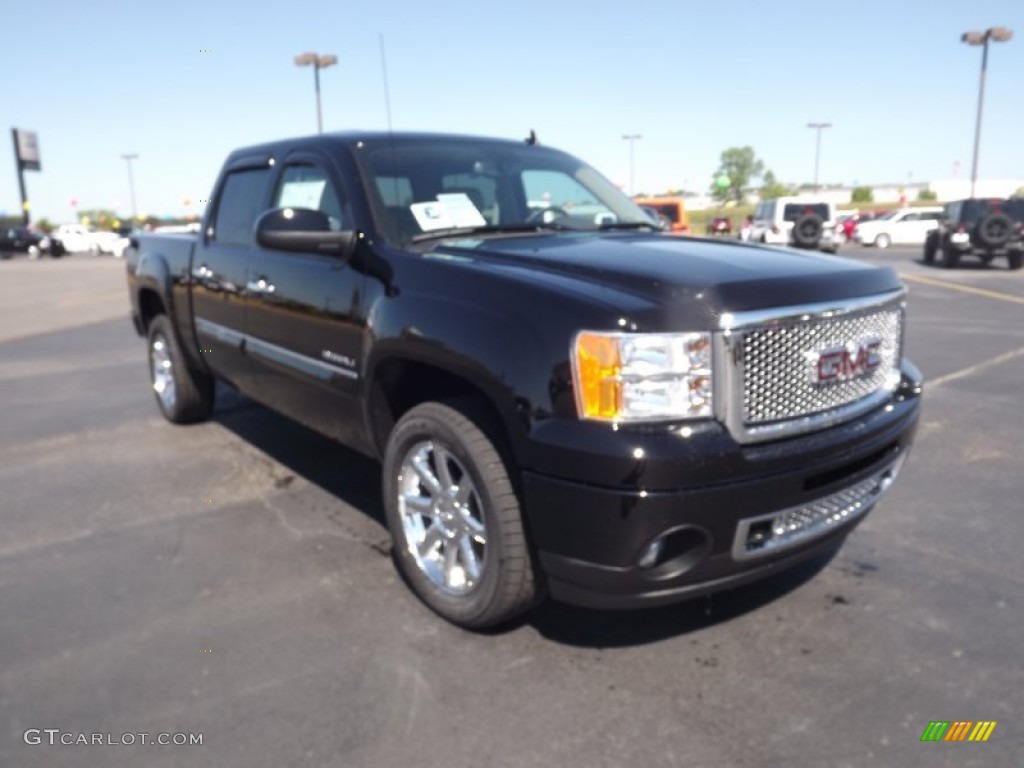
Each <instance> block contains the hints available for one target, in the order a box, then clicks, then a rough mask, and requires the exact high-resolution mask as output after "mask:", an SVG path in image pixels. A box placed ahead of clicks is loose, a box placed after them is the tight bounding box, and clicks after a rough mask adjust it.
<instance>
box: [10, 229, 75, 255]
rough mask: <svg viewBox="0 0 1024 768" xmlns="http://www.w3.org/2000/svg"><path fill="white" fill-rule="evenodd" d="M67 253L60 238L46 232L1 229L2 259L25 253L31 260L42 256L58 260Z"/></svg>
mask: <svg viewBox="0 0 1024 768" xmlns="http://www.w3.org/2000/svg"><path fill="white" fill-rule="evenodd" d="M66 252H67V251H66V249H65V247H64V244H63V243H62V242H61V241H60V239H59V238H57V237H54V236H52V235H47V234H46V233H45V232H39V231H37V230H34V229H30V228H29V227H7V228H6V229H0V258H4V259H6V258H9V257H10V256H11V255H13V254H15V253H24V254H27V255H28V257H29V258H30V259H38V258H39V257H40V256H49V257H51V258H54V259H56V258H59V257H61V256H63V255H64V254H65V253H66Z"/></svg>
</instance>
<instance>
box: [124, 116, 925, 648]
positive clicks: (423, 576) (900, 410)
mask: <svg viewBox="0 0 1024 768" xmlns="http://www.w3.org/2000/svg"><path fill="white" fill-rule="evenodd" d="M212 199H213V201H212V203H211V204H210V206H209V208H208V210H207V213H206V215H205V219H204V221H203V225H202V227H201V230H200V232H199V233H198V235H139V236H137V237H136V238H135V240H134V247H133V248H131V249H130V250H129V254H128V258H127V271H128V288H129V291H130V294H131V304H132V315H133V321H134V325H135V328H136V330H137V331H138V333H139V334H140V335H142V336H144V337H145V338H146V339H147V340H148V349H149V368H150V374H151V379H152V386H153V391H154V393H155V395H156V402H157V404H158V406H159V408H160V410H161V411H162V412H163V414H164V416H165V417H166V418H167V419H168V420H170V421H172V422H174V423H179V424H180V423H187V422H197V421H201V420H203V419H206V418H207V417H208V416H209V415H210V414H211V411H212V409H213V407H214V392H215V388H214V381H215V379H222V380H224V381H226V382H228V383H229V384H231V385H232V386H233V387H235V388H237V389H238V390H240V391H241V392H242V393H244V394H245V395H247V396H249V397H250V398H252V399H254V400H256V401H258V402H261V403H264V404H265V405H267V406H269V407H270V408H273V409H275V410H277V411H279V412H281V413H283V414H286V415H287V416H289V417H291V418H293V419H295V420H297V421H299V422H301V423H302V424H305V425H307V426H308V427H310V428H311V429H313V430H316V431H318V432H321V433H323V434H325V435H329V436H331V437H333V438H336V439H337V440H339V441H341V442H342V443H344V444H346V445H348V446H350V447H352V448H353V449H355V450H357V451H360V452H362V453H365V454H367V455H369V456H372V457H375V458H377V459H379V460H380V461H381V462H382V463H383V472H382V477H383V482H382V485H383V489H382V494H383V505H384V508H385V512H386V517H387V523H388V526H389V528H390V532H391V535H392V537H393V541H394V544H395V546H394V547H393V553H394V559H395V563H396V566H397V567H398V569H399V570H400V572H401V573H402V575H403V576H404V577H405V580H406V581H407V583H408V584H409V585H410V587H411V588H412V589H413V590H414V591H415V592H416V594H417V595H418V596H419V597H420V599H421V600H422V601H423V602H424V603H426V604H427V605H428V606H429V607H430V608H432V609H433V610H434V611H436V612H437V613H438V614H440V615H441V616H443V617H444V618H446V619H448V620H449V621H451V622H454V623H456V624H458V625H461V626H464V627H468V628H482V627H487V626H493V625H495V624H499V623H502V622H505V621H507V620H509V619H511V618H512V617H515V616H517V615H520V614H522V613H524V612H525V611H527V610H528V609H530V608H531V606H533V605H535V604H536V603H537V602H538V601H539V600H541V599H542V598H544V597H545V596H548V595H550V596H551V597H553V598H555V599H557V600H561V601H566V602H570V603H576V604H581V605H587V606H593V607H604V608H627V607H637V606H647V605H657V604H662V603H667V602H671V601H674V600H680V599H686V598H689V597H692V596H695V595H698V594H706V593H709V592H714V591H718V590H722V589H726V588H730V587H733V586H736V585H739V584H741V583H745V582H749V581H752V580H755V579H759V578H763V577H765V576H767V575H769V574H772V573H775V572H777V571H779V570H780V569H782V568H785V567H788V566H791V565H793V564H795V563H797V562H799V561H801V560H804V559H807V558H810V557H813V556H815V555H817V554H819V553H825V552H827V551H831V550H832V549H833V548H834V547H836V546H838V544H840V543H841V541H842V540H843V539H844V538H845V537H846V536H847V534H849V533H850V531H851V530H852V529H853V528H854V526H856V525H857V524H858V523H859V522H860V521H861V520H862V519H864V516H865V514H866V513H867V512H868V511H869V510H870V509H871V508H872V507H873V505H874V504H875V502H876V501H877V500H878V499H879V497H880V496H881V495H882V494H883V493H884V492H885V491H886V489H887V488H888V487H889V486H890V485H891V483H892V482H893V480H894V478H895V477H896V475H897V473H898V471H899V469H900V467H901V465H902V463H903V461H904V459H905V458H906V456H907V453H908V451H909V449H910V446H911V441H912V439H913V435H914V432H915V429H916V424H917V419H918V410H919V404H920V397H921V390H922V383H921V376H920V374H919V373H918V371H917V370H916V369H915V368H914V366H913V365H911V363H910V362H908V361H907V360H906V359H904V356H903V346H904V345H903V337H904V324H905V289H904V287H903V285H902V284H901V283H900V281H899V280H898V278H897V276H896V274H895V273H894V272H893V271H892V270H891V269H879V268H874V267H869V266H866V265H864V264H861V263H858V262H854V261H848V260H844V259H840V258H837V257H834V256H825V255H822V254H817V253H812V252H807V251H797V250H791V249H787V248H776V247H766V246H762V245H751V244H742V243H737V242H735V241H724V240H710V239H701V238H691V237H679V236H675V237H673V236H669V235H665V234H663V233H660V232H658V231H657V226H656V225H655V224H654V223H653V222H652V221H651V219H650V218H649V217H648V216H646V215H645V214H644V213H643V212H642V211H641V210H640V209H639V208H637V207H636V206H635V205H634V204H633V203H632V202H631V201H630V200H629V199H628V198H627V197H626V196H625V195H623V194H622V193H621V192H620V191H619V190H618V189H617V188H616V187H615V186H614V185H613V184H611V183H610V182H609V181H608V180H606V179H605V178H604V177H602V176H601V175H600V174H598V173H597V172H596V171H595V170H593V169H592V168H591V167H589V166H588V165H586V164H585V163H583V162H581V161H579V160H577V159H576V158H574V157H572V156H570V155H568V154H565V153H563V152H560V151H557V150H555V149H552V148H548V147H545V146H541V145H540V144H538V143H537V142H536V141H535V140H534V138H533V137H532V135H531V139H528V140H527V141H525V142H520V141H508V140H497V139H486V138H472V137H465V136H448V135H428V134H410V133H395V134H391V133H344V134H327V135H320V136H314V137H309V138H302V139H294V140H289V141H279V142H276V143H268V144H264V145H261V146H255V147H250V148H248V149H242V150H238V151H236V152H234V153H232V154H231V155H230V157H229V158H228V160H227V162H226V164H225V166H224V168H223V170H222V171H221V173H220V176H219V178H218V180H217V182H216V186H215V188H214V191H213V195H212Z"/></svg>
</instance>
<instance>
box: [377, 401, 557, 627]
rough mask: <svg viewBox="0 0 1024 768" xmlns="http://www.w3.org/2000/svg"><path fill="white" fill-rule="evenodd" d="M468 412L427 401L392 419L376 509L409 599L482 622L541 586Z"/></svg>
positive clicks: (489, 447)
mask: <svg viewBox="0 0 1024 768" xmlns="http://www.w3.org/2000/svg"><path fill="white" fill-rule="evenodd" d="M468 413H472V409H471V408H469V407H468V404H459V403H453V404H444V403H438V402H427V403H423V404H421V405H418V406H416V407H415V408H412V409H411V410H410V411H408V412H407V413H406V414H405V415H404V416H402V418H401V419H399V421H398V423H397V424H396V425H395V427H394V429H393V430H392V431H391V434H390V435H389V437H388V443H387V448H386V450H385V455H384V469H383V493H384V509H385V513H386V516H387V521H388V528H389V529H390V531H391V535H392V537H393V539H394V549H393V553H394V559H395V564H396V566H397V567H398V569H399V571H400V572H401V574H402V575H403V577H404V578H405V580H406V582H407V583H408V584H409V586H410V587H411V588H412V590H413V592H415V593H416V595H417V597H419V598H420V600H422V601H423V602H424V603H426V605H427V606H428V607H429V608H431V609H432V610H433V611H435V612H436V613H437V614H439V615H440V616H442V617H443V618H445V619H447V620H448V621H450V622H452V623H453V624H457V625H459V626H462V627H466V628H468V629H485V628H487V627H493V626H496V625H499V624H503V623H505V622H507V621H509V620H511V619H514V618H516V617H518V616H520V615H522V614H524V613H525V612H526V611H528V610H529V609H530V608H532V607H533V606H534V605H535V604H536V603H537V601H538V600H539V598H540V597H541V594H542V590H541V587H540V584H539V582H538V580H537V579H536V578H535V575H534V567H533V558H532V553H531V551H530V548H529V544H528V543H527V540H526V532H525V530H524V527H523V520H522V512H521V509H520V506H519V500H518V498H517V496H516V493H515V491H514V489H513V487H512V482H511V479H510V475H509V470H508V467H507V466H506V463H505V461H504V460H503V459H502V457H501V454H500V453H499V451H498V449H497V448H496V447H495V444H494V442H492V440H491V439H490V438H489V437H488V436H487V435H486V434H485V433H484V431H483V430H482V429H481V427H480V425H479V424H478V422H477V421H474V420H472V419H471V418H469V416H468V415H467V414H468ZM479 421H480V423H482V421H483V420H482V419H480V420H479Z"/></svg>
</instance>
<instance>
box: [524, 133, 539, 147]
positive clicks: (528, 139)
mask: <svg viewBox="0 0 1024 768" xmlns="http://www.w3.org/2000/svg"><path fill="white" fill-rule="evenodd" d="M526 143H527V144H529V145H530V146H531V147H532V146H533V145H534V144H536V143H537V132H536V131H535V130H533V128H531V129H530V135H529V136H527V137H526Z"/></svg>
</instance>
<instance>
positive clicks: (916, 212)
mask: <svg viewBox="0 0 1024 768" xmlns="http://www.w3.org/2000/svg"><path fill="white" fill-rule="evenodd" d="M941 220H942V208H938V207H927V208H925V207H922V208H898V209H897V210H895V211H890V212H889V213H887V214H885V215H884V216H882V217H881V218H878V219H871V220H870V221H864V222H861V223H859V224H858V225H857V227H856V229H854V230H853V240H854V242H856V243H860V244H861V245H873V246H875V247H876V248H888V247H889V246H890V245H924V241H925V239H926V238H927V237H928V233H929V232H931V231H932V230H933V229H936V228H938V226H939V222H940V221H941Z"/></svg>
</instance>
